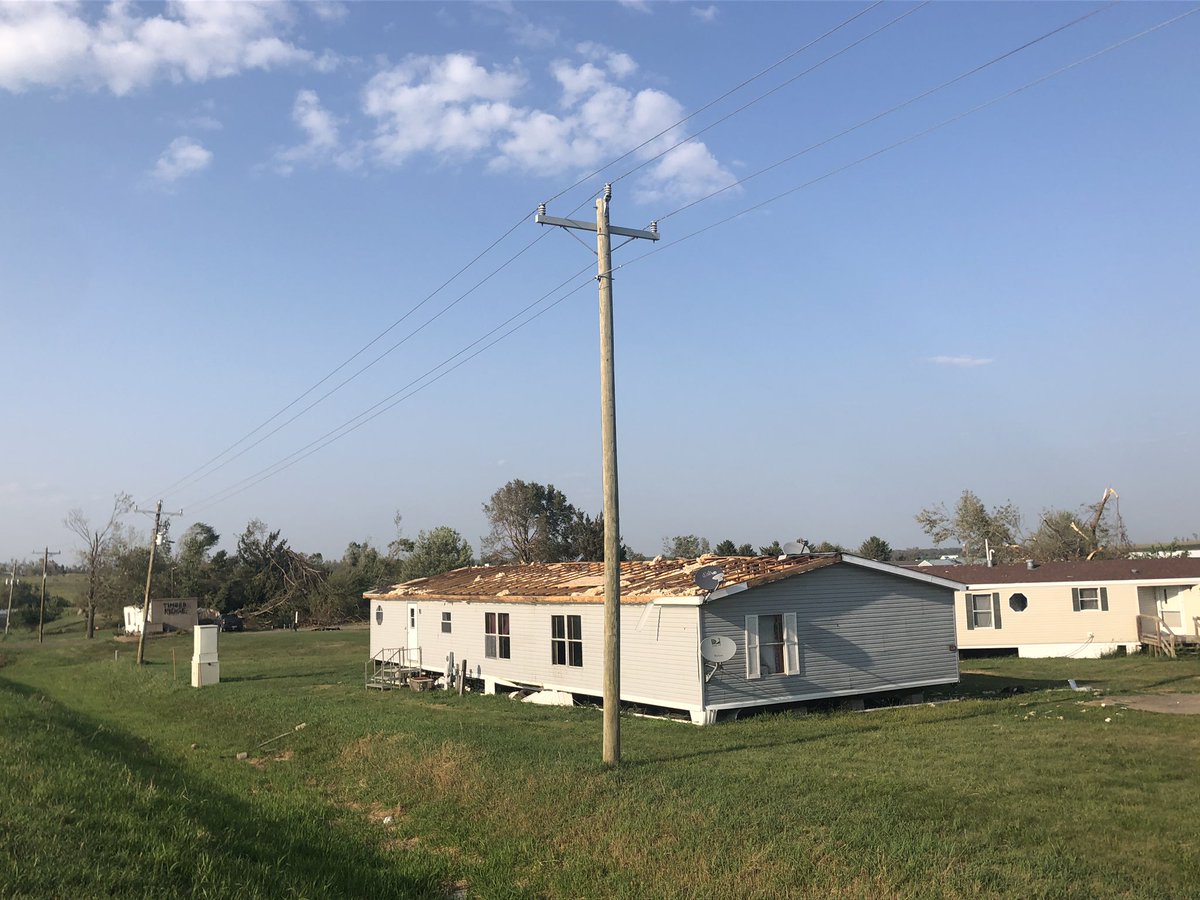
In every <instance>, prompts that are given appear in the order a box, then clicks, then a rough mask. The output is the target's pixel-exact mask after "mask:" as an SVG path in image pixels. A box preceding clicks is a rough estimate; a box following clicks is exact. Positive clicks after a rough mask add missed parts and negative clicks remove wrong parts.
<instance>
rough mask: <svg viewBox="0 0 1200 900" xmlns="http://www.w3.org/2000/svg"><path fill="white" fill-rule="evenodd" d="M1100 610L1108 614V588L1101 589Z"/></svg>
mask: <svg viewBox="0 0 1200 900" xmlns="http://www.w3.org/2000/svg"><path fill="white" fill-rule="evenodd" d="M1100 608H1101V609H1102V610H1104V611H1105V612H1108V588H1106V587H1102V588H1100Z"/></svg>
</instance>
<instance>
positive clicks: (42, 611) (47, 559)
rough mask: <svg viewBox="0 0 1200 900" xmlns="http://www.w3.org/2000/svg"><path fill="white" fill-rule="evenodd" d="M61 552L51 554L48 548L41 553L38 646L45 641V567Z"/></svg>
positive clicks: (56, 551)
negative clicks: (51, 558)
mask: <svg viewBox="0 0 1200 900" xmlns="http://www.w3.org/2000/svg"><path fill="white" fill-rule="evenodd" d="M61 552H62V551H61V550H55V551H54V552H53V553H52V552H50V548H49V547H47V548H45V549H44V550H43V551H42V600H41V602H40V603H39V604H38V643H39V644H40V643H42V642H43V641H45V639H46V638H45V635H44V631H45V628H46V566H47V565H48V564H49V562H50V557H52V556H58V554H59V553H61ZM10 602H11V595H10ZM6 627H7V625H6Z"/></svg>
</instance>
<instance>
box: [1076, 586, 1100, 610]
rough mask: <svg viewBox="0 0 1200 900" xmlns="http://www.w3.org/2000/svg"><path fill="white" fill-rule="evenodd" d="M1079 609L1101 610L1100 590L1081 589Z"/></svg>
mask: <svg viewBox="0 0 1200 900" xmlns="http://www.w3.org/2000/svg"><path fill="white" fill-rule="evenodd" d="M1079 608H1080V609H1099V608H1100V588H1080V589H1079Z"/></svg>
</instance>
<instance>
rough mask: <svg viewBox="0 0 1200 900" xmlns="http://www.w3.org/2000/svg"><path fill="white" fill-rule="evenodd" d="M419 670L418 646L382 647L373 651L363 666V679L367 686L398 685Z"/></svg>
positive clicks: (419, 651) (419, 650)
mask: <svg viewBox="0 0 1200 900" xmlns="http://www.w3.org/2000/svg"><path fill="white" fill-rule="evenodd" d="M420 671H421V648H420V647H416V648H411V649H410V648H408V647H395V648H384V649H383V650H377V651H376V652H375V653H373V654H372V655H371V658H370V659H368V660H367V662H366V664H365V665H364V666H363V680H364V682H365V683H366V685H367V687H392V686H399V685H402V684H405V683H407V682H408V679H409V677H410V676H412V675H415V674H417V673H419V672H420Z"/></svg>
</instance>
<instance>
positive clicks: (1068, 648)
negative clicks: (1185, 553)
mask: <svg viewBox="0 0 1200 900" xmlns="http://www.w3.org/2000/svg"><path fill="white" fill-rule="evenodd" d="M940 574H942V575H943V576H944V577H945V578H948V579H950V580H953V581H957V582H960V583H961V586H960V587H959V590H958V593H957V595H956V596H957V599H956V602H955V604H954V606H955V621H956V624H957V628H958V643H959V646H960V647H961V648H962V649H963V650H1013V649H1015V650H1016V651H1017V652H1018V654H1019V655H1021V656H1033V657H1037V656H1074V657H1098V656H1101V655H1103V654H1105V653H1111V652H1114V651H1117V650H1119V649H1124V650H1125V651H1127V652H1128V651H1135V650H1139V649H1141V648H1142V647H1143V646H1152V647H1154V648H1156V649H1166V648H1168V647H1169V648H1170V652H1172V653H1173V652H1174V649H1175V648H1176V647H1178V646H1180V645H1182V644H1185V643H1195V642H1197V641H1200V559H1188V558H1172V559H1104V560H1092V561H1090V562H1088V561H1086V560H1077V561H1072V562H1052V563H1045V564H1042V565H1037V564H1035V563H1021V564H1017V565H1003V566H955V567H952V568H948V569H945V570H941V572H940Z"/></svg>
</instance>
